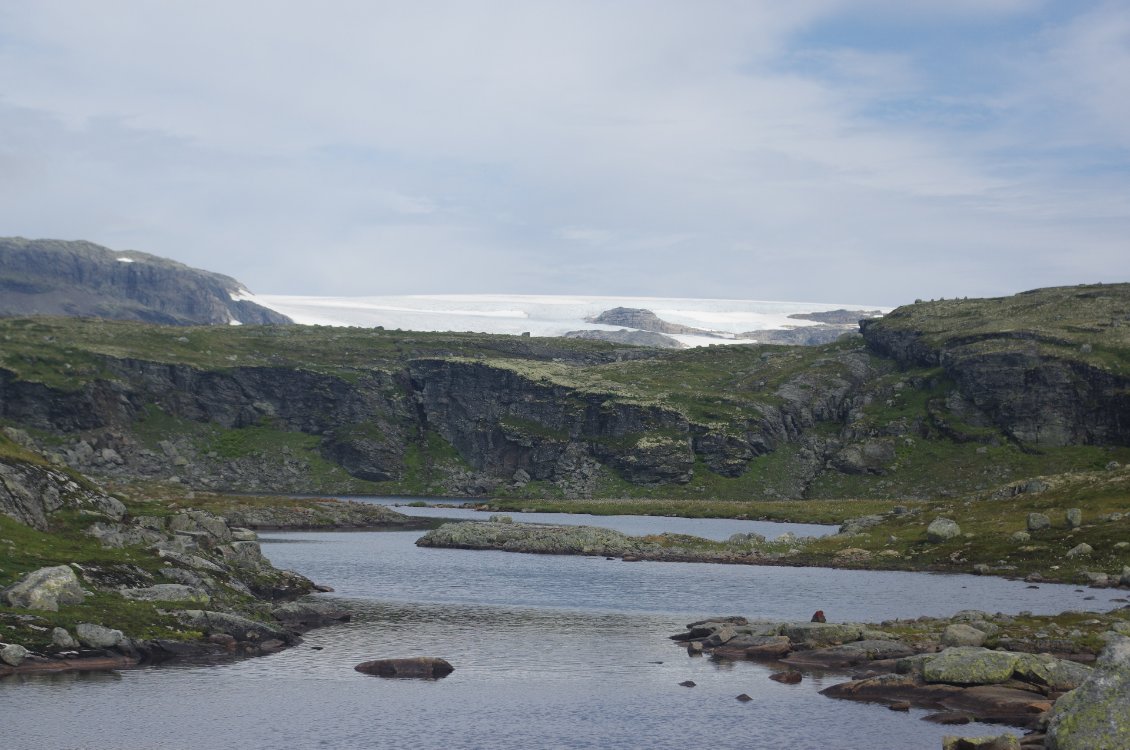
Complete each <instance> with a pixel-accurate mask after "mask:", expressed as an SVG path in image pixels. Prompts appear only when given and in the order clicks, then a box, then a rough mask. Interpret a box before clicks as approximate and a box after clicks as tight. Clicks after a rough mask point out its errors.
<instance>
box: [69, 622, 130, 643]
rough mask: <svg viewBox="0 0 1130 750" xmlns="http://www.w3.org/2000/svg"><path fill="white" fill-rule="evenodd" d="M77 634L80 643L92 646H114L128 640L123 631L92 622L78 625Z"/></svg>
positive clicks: (76, 627)
mask: <svg viewBox="0 0 1130 750" xmlns="http://www.w3.org/2000/svg"><path fill="white" fill-rule="evenodd" d="M75 635H76V636H78V640H79V643H81V644H82V645H84V646H88V647H90V648H114V647H115V646H121V645H123V644H125V643H126V642H127V639H126V637H125V635H123V634H122V631H120V630H115V629H113V628H108V627H106V626H104V625H96V624H94V623H90V622H80V623H79V624H78V625H76V626H75Z"/></svg>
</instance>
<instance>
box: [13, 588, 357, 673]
mask: <svg viewBox="0 0 1130 750" xmlns="http://www.w3.org/2000/svg"><path fill="white" fill-rule="evenodd" d="M269 614H270V621H267V620H265V619H264V620H253V619H250V618H248V617H243V616H241V615H236V614H232V613H230V612H218V611H209V610H182V611H180V612H178V619H179V620H180V621H181V622H182V623H183V624H184V625H185V626H186V627H187V628H191V629H192V630H193V631H198V632H199V633H200V636H201V637H200V638H197V639H194V640H175V639H161V638H158V639H151V640H135V639H132V638H129V637H128V636H126V635H124V634H123V633H122V631H120V630H116V629H111V628H107V627H104V626H101V625H94V624H91V623H80V624H79V626H78V627H77V628H76V633H75V634H73V635H72V634H71V633H70V632H69V631H68V630H66V629H65V628H59V627H57V628H54V629H53V630H52V633H51V635H52V644H51V645H50V646H47V647H39V648H38V649H37V650H30V649H27V648H25V647H23V646H18V645H14V644H0V678H3V677H8V676H11V675H28V674H44V673H56V672H94V671H109V670H118V669H130V668H133V667H140V666H150V665H155V664H163V663H165V662H169V661H173V660H176V661H177V662H180V663H183V662H193V663H203V664H218V663H222V662H225V661H230V660H232V659H239V658H247V657H252V656H264V655H266V654H272V653H275V652H277V651H282V650H283V649H285V648H291V647H293V646H297V645H300V644H301V643H302V638H301V635H302V634H303V633H305V632H306V631H308V630H311V629H313V628H316V627H321V626H324V625H330V624H333V623H335V622H346V621H348V620H349V619H350V617H351V614H350V613H349V612H348V611H347V610H345V609H343V608H342V607H340V606H339V605H337V604H335V603H333V602H329V601H322V600H318V599H313V598H304V599H301V600H296V601H293V602H288V603H285V604H283V605H281V606H278V607H275V608H274V609H272V610H271V611H270V613H269Z"/></svg>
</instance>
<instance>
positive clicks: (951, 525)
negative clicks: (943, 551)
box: [926, 518, 961, 544]
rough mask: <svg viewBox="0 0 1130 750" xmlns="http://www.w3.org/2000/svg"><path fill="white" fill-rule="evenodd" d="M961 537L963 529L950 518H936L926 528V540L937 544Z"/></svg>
mask: <svg viewBox="0 0 1130 750" xmlns="http://www.w3.org/2000/svg"><path fill="white" fill-rule="evenodd" d="M958 536H961V527H960V526H958V525H957V522H956V521H954V520H952V519H949V518H935V519H934V520H933V521H932V522H931V523H930V525H929V526H927V527H926V538H927V539H929V540H930V541H931V542H934V543H935V544H937V543H939V542H945V541H948V540H950V539H953V538H954V537H958Z"/></svg>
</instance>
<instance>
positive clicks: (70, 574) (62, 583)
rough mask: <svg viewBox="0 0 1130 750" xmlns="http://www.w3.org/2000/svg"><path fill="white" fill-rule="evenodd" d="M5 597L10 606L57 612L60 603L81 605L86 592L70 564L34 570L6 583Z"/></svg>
mask: <svg viewBox="0 0 1130 750" xmlns="http://www.w3.org/2000/svg"><path fill="white" fill-rule="evenodd" d="M4 596H5V598H6V599H7V600H8V603H9V604H11V605H12V606H13V607H21V608H23V609H46V610H50V611H52V612H57V611H59V605H60V604H82V601H83V599H85V598H86V592H85V591H83V589H82V584H80V583H79V580H78V576H76V575H75V572H74V571H73V570H71V568H70V566H67V565H56V566H54V567H50V568H40V569H39V570H33V571H32V572H30V573H28V574H27V575H25V576H24V577H23V578H21V579H20V580H19V581H17V582H16V583H14V584H12V585H11V586H9V587H8V589H7V590H6V591H5V592H4Z"/></svg>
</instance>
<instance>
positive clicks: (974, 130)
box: [0, 0, 1130, 305]
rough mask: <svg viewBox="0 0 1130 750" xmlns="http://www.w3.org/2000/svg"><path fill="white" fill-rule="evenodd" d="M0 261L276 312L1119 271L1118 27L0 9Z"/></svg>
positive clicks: (1127, 241) (647, 11) (910, 288)
mask: <svg viewBox="0 0 1130 750" xmlns="http://www.w3.org/2000/svg"><path fill="white" fill-rule="evenodd" d="M0 235H3V236H23V237H33V238H40V237H43V238H57V239H85V240H90V241H93V242H97V243H99V244H102V245H106V246H108V247H111V248H114V249H116V250H126V249H132V250H141V251H145V252H150V253H154V254H156V255H162V256H165V257H170V258H173V259H175V260H178V261H181V262H183V263H187V264H189V265H192V266H196V267H199V268H206V269H209V270H213V271H219V272H221V273H226V274H229V275H231V276H234V277H236V278H238V279H240V280H241V281H243V282H244V283H245V284H246V285H247V286H248V287H249V288H250V289H251V290H252V291H254V292H257V293H264V294H266V293H270V294H310V295H314V294H320V295H376V294H442V293H513V294H585V295H652V296H669V297H705V298H723V299H726V298H728V299H778V300H841V301H858V302H860V303H867V304H875V305H897V304H901V303H904V302H909V301H912V300H913V299H915V298H924V299H929V298H935V297H953V296H970V297H973V296H996V295H1002V294H1011V293H1014V292H1018V291H1022V290H1025V289H1031V288H1035V287H1040V286H1052V285H1062V284H1076V283H1084V282H1096V281H1103V282H1112V281H1126V280H1128V278H1130V0H1115V1H1096V2H1091V1H1089V0H789V2H787V3H783V2H780V1H779V0H733V1H731V0H721V1H714V0H695V2H690V1H689V0H682V1H681V2H672V1H669V0H597V1H590V0H560V1H558V2H550V1H548V0H546V1H543V0H521V1H517V0H475V2H466V1H453V2H440V1H434V0H414V1H413V2H403V0H401V1H400V2H384V1H383V0H325V1H324V2H318V3H315V2H312V1H311V0H306V1H303V2H298V1H296V0H240V2H231V1H230V0H223V1H222V2H221V1H219V0H191V1H183V2H182V1H181V0H166V1H164V2H150V1H149V0H99V2H87V1H85V0H34V1H32V0H0Z"/></svg>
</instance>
